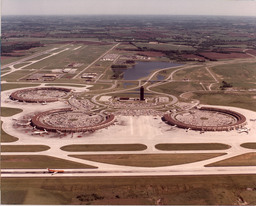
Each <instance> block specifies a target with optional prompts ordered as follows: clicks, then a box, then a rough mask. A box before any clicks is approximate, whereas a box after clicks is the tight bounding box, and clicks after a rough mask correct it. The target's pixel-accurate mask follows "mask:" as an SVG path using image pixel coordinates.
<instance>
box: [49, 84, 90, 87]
mask: <svg viewBox="0 0 256 206" xmlns="http://www.w3.org/2000/svg"><path fill="white" fill-rule="evenodd" d="M45 86H49V87H55V86H58V87H61V86H65V87H86V84H85V85H78V84H45Z"/></svg>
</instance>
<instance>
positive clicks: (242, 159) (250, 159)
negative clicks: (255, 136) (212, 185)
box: [206, 152, 256, 167]
mask: <svg viewBox="0 0 256 206" xmlns="http://www.w3.org/2000/svg"><path fill="white" fill-rule="evenodd" d="M206 166H207V167H229V166H256V152H251V153H246V154H242V155H238V156H235V157H231V158H229V159H225V160H222V161H219V162H215V163H212V164H209V165H206Z"/></svg>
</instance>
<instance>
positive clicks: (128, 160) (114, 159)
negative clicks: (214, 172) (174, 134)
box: [70, 153, 225, 167]
mask: <svg viewBox="0 0 256 206" xmlns="http://www.w3.org/2000/svg"><path fill="white" fill-rule="evenodd" d="M221 155H225V153H197V154H118V155H117V154H116V155H70V156H71V157H76V158H79V159H85V160H91V161H96V162H102V163H107V164H117V165H124V166H135V167H163V166H172V165H180V164H185V163H191V162H197V161H202V160H206V159H210V158H214V157H218V156H221Z"/></svg>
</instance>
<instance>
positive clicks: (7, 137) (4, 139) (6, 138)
mask: <svg viewBox="0 0 256 206" xmlns="http://www.w3.org/2000/svg"><path fill="white" fill-rule="evenodd" d="M2 124H3V122H2V121H1V142H16V141H17V140H18V138H17V137H13V136H11V135H9V134H7V133H6V132H5V131H4V130H3V128H2Z"/></svg>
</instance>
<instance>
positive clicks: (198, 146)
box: [155, 143, 230, 151]
mask: <svg viewBox="0 0 256 206" xmlns="http://www.w3.org/2000/svg"><path fill="white" fill-rule="evenodd" d="M155 147H156V148H157V149H159V150H166V151H173V150H225V149H229V148H230V146H229V145H226V144H220V143H187V144H157V145H156V146H155Z"/></svg>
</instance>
